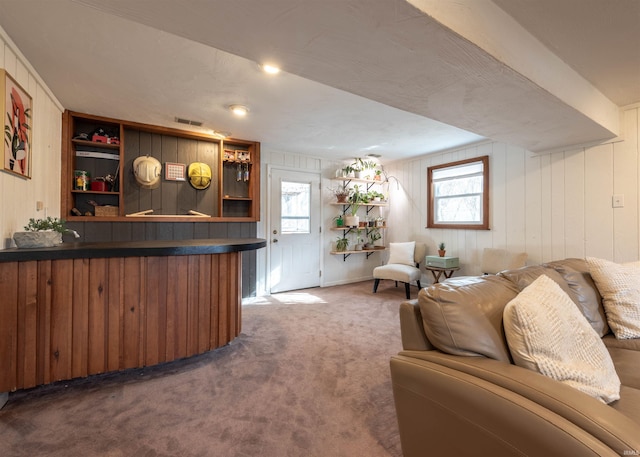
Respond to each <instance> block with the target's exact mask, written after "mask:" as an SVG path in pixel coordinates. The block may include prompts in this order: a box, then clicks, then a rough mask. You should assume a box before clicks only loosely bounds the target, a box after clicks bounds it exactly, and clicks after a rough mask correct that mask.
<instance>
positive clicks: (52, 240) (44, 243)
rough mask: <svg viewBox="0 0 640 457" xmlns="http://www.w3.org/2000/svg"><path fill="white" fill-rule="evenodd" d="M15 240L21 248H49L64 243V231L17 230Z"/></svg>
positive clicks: (14, 235)
mask: <svg viewBox="0 0 640 457" xmlns="http://www.w3.org/2000/svg"><path fill="white" fill-rule="evenodd" d="M13 240H14V241H15V242H16V246H18V247H19V248H21V249H22V248H49V247H53V246H57V245H59V244H60V243H62V233H60V232H54V231H53V230H47V231H42V232H15V233H14V234H13Z"/></svg>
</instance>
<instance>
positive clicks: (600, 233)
mask: <svg viewBox="0 0 640 457" xmlns="http://www.w3.org/2000/svg"><path fill="white" fill-rule="evenodd" d="M639 112H640V107H638V106H634V107H628V108H627V109H625V110H624V111H623V120H624V134H623V137H622V138H621V139H619V140H616V141H614V142H610V143H605V144H602V145H598V146H594V147H585V148H576V149H568V150H566V151H563V152H554V153H550V154H534V153H531V152H529V151H526V150H524V149H522V148H517V147H514V146H510V145H506V144H504V143H496V142H487V143H483V144H480V145H475V146H471V147H466V148H460V149H456V150H453V151H447V152H443V153H439V154H431V155H426V156H423V157H420V158H417V159H413V160H408V161H404V162H399V163H395V164H393V165H392V166H391V167H388V168H387V169H388V170H389V171H390V174H391V175H393V176H395V177H397V180H398V184H395V180H394V181H393V182H392V183H391V185H390V187H389V189H390V193H391V204H390V215H389V218H390V229H389V235H391V239H392V240H396V241H397V240H404V239H417V240H421V241H425V242H427V244H428V246H429V253H434V252H436V245H437V244H438V243H439V242H440V241H444V242H445V243H446V245H447V255H454V256H459V257H460V262H461V266H462V269H461V271H460V272H459V273H457V275H471V274H480V273H481V272H480V259H481V255H482V250H483V249H484V248H485V247H497V248H506V249H509V250H511V251H526V252H527V253H528V255H529V260H528V263H529V264H536V263H540V262H545V261H550V260H555V259H562V258H566V257H585V256H595V257H602V258H606V259H610V260H614V261H616V262H626V261H633V260H637V259H638V258H640V200H639V195H640V183H639V177H640V159H639V157H640V149H639V146H638V136H639V132H640V114H639ZM487 154H488V155H489V156H490V170H491V178H490V181H491V182H490V193H491V195H490V198H491V202H490V211H491V222H490V226H491V230H489V231H476V230H441V229H426V228H425V226H426V211H427V201H426V170H427V167H429V166H431V165H436V164H440V163H445V162H450V161H455V160H461V159H466V158H471V157H477V156H482V155H487ZM617 194H620V195H624V207H622V208H613V207H612V196H613V195H617Z"/></svg>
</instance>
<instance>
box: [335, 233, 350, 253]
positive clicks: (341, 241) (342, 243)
mask: <svg viewBox="0 0 640 457" xmlns="http://www.w3.org/2000/svg"><path fill="white" fill-rule="evenodd" d="M348 247H349V239H348V238H347V237H345V236H342V237H338V241H336V250H337V251H346V250H347V248H348Z"/></svg>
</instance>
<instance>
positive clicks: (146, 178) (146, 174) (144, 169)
mask: <svg viewBox="0 0 640 457" xmlns="http://www.w3.org/2000/svg"><path fill="white" fill-rule="evenodd" d="M133 174H134V176H135V178H136V181H137V182H138V184H139V185H140V187H142V188H143V189H155V188H157V187H158V186H160V176H161V175H162V164H161V163H160V161H159V160H158V159H156V158H155V157H151V156H140V157H137V158H136V159H135V160H134V161H133Z"/></svg>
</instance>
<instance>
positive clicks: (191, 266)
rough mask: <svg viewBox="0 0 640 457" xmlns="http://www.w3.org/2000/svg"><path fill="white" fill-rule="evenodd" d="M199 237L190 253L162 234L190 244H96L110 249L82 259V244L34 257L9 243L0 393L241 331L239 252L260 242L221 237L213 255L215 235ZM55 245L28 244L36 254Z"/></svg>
mask: <svg viewBox="0 0 640 457" xmlns="http://www.w3.org/2000/svg"><path fill="white" fill-rule="evenodd" d="M206 241H207V242H208V244H207V243H206V242H205V241H202V242H201V245H200V249H202V251H204V252H205V253H198V252H197V251H193V250H191V251H189V249H193V248H194V243H193V242H192V241H188V242H186V243H185V244H184V245H183V246H180V244H181V243H182V242H170V243H172V244H173V245H174V248H180V247H183V248H184V247H185V246H186V247H187V248H189V249H187V251H186V253H184V252H185V251H184V250H182V251H181V252H183V253H184V254H176V251H175V250H173V251H172V250H171V249H170V247H169V246H163V247H164V248H166V249H169V250H168V251H165V252H164V253H163V252H161V251H158V250H157V249H158V243H160V242H146V243H145V242H142V243H135V246H132V245H127V244H126V243H104V244H102V246H100V248H101V253H102V254H106V253H107V252H108V251H109V255H104V256H100V255H98V256H96V257H86V256H87V255H89V254H90V253H88V251H86V249H87V246H86V245H85V246H79V245H78V246H77V249H76V250H75V254H74V255H73V256H72V257H73V258H67V257H69V251H73V249H71V248H67V249H64V250H58V254H60V253H62V255H61V256H59V257H58V258H55V256H53V258H46V259H41V258H40V259H38V260H26V259H24V260H10V259H7V257H6V254H8V253H9V252H8V251H17V250H7V251H0V297H2V301H1V304H0V392H6V391H14V390H16V389H24V388H29V387H34V386H37V385H41V384H47V383H51V382H55V381H59V380H66V379H72V378H76V377H84V376H88V375H91V374H97V373H104V372H109V371H117V370H123V369H127V368H134V367H143V366H149V365H155V364H158V363H161V362H168V361H171V360H175V359H179V358H183V357H188V356H192V355H195V354H200V353H203V352H206V351H209V350H211V349H215V348H218V347H221V346H224V345H226V344H227V343H229V342H230V341H231V340H233V339H234V338H235V337H236V336H237V335H238V334H239V333H240V330H241V301H242V292H241V291H242V285H241V251H242V250H247V249H258V248H260V247H263V246H264V245H265V244H266V243H265V241H264V240H247V241H244V240H236V243H235V247H236V248H235V249H234V248H233V247H230V246H231V244H230V243H228V242H224V243H223V245H224V247H223V248H220V249H222V252H220V253H211V251H212V250H214V248H213V247H212V246H214V247H215V246H216V244H215V243H216V240H206ZM144 244H146V246H145V245H144ZM160 244H162V243H160ZM196 244H197V243H196ZM108 245H112V247H113V249H106V248H107V247H108ZM219 246H221V245H218V247H219ZM127 247H128V248H129V251H128V252H126V253H125V254H129V255H126V256H123V255H122V254H123V251H122V249H125V248H127ZM56 249H57V248H48V249H42V250H28V251H32V254H36V256H35V257H36V258H38V256H41V255H42V252H44V251H47V252H49V251H52V250H53V251H56ZM83 249H84V250H83ZM145 249H147V250H146V251H145ZM154 249H156V250H154ZM136 250H137V251H136ZM21 251H26V250H21ZM202 251H201V252H202ZM207 251H209V252H207ZM225 251H226V252H225ZM23 254H26V253H20V255H23ZM94 254H95V253H94ZM47 255H48V256H49V257H52V255H51V254H47ZM60 257H61V258H60Z"/></svg>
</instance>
